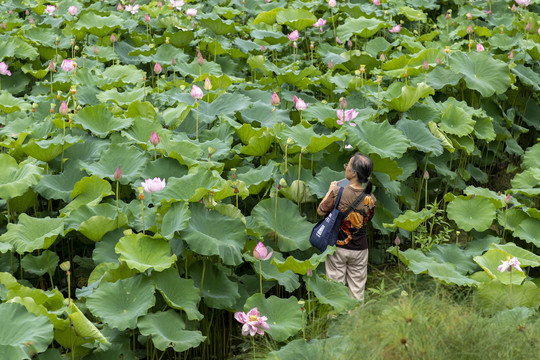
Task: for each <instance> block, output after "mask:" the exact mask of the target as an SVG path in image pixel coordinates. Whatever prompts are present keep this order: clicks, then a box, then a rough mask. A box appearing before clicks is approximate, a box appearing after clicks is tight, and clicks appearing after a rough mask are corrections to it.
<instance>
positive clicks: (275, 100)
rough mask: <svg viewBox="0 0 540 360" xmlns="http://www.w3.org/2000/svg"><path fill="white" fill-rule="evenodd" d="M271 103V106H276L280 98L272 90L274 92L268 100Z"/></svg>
mask: <svg viewBox="0 0 540 360" xmlns="http://www.w3.org/2000/svg"><path fill="white" fill-rule="evenodd" d="M270 102H271V103H272V106H273V107H276V106H278V105H279V103H280V102H281V100H280V99H279V96H278V94H277V93H276V92H275V91H274V93H273V94H272V100H271V101H270Z"/></svg>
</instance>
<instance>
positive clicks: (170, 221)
mask: <svg viewBox="0 0 540 360" xmlns="http://www.w3.org/2000/svg"><path fill="white" fill-rule="evenodd" d="M160 213H162V214H165V215H164V216H163V222H162V225H161V236H163V237H164V238H165V239H167V240H171V239H172V238H173V236H174V234H175V232H179V231H181V230H184V229H185V228H187V227H188V224H189V219H190V218H191V212H190V211H189V206H188V204H187V203H186V202H184V201H180V202H175V203H172V204H171V205H170V206H167V207H165V206H163V205H162V207H161V210H160Z"/></svg>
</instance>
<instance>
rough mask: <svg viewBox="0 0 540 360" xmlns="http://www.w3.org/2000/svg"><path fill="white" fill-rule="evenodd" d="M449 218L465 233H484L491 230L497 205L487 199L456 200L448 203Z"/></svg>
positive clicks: (479, 197) (478, 197)
mask: <svg viewBox="0 0 540 360" xmlns="http://www.w3.org/2000/svg"><path fill="white" fill-rule="evenodd" d="M447 211H448V218H449V219H451V220H454V221H455V222H456V224H457V225H458V226H459V227H460V228H461V229H463V230H465V231H471V229H475V230H476V231H484V230H487V229H489V227H490V226H491V224H492V223H493V219H494V218H495V205H493V203H492V202H491V201H490V200H489V199H486V198H483V197H481V196H476V197H475V198H474V199H462V198H456V199H454V200H452V201H451V202H449V203H448V207H447Z"/></svg>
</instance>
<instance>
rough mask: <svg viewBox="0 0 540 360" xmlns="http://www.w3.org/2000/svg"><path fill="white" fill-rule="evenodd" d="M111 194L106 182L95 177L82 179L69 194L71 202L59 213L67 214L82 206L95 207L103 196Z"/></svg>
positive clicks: (108, 184)
mask: <svg viewBox="0 0 540 360" xmlns="http://www.w3.org/2000/svg"><path fill="white" fill-rule="evenodd" d="M113 194H114V193H113V192H112V191H111V184H110V183H109V182H108V181H106V180H103V179H101V178H100V177H99V176H96V175H92V176H87V177H84V178H82V179H81V180H80V181H78V182H77V183H76V184H75V187H74V188H73V191H72V192H71V198H72V199H73V201H71V202H70V203H69V204H67V205H66V206H65V207H64V208H63V209H62V210H60V212H61V213H64V214H68V213H70V212H71V211H73V210H75V209H77V208H78V207H80V206H83V205H88V206H94V205H97V204H99V203H100V202H101V200H102V199H103V197H104V196H108V195H113Z"/></svg>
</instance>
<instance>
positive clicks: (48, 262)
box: [21, 250, 60, 276]
mask: <svg viewBox="0 0 540 360" xmlns="http://www.w3.org/2000/svg"><path fill="white" fill-rule="evenodd" d="M59 260H60V258H59V257H58V255H56V253H55V252H53V251H49V250H45V251H43V252H42V253H41V254H40V255H36V256H34V255H32V254H26V255H25V256H24V257H23V259H22V260H21V265H22V267H23V269H24V270H25V271H27V272H30V273H33V274H36V275H37V276H43V275H44V274H46V273H49V274H51V276H52V275H53V274H54V272H55V270H56V267H57V266H58V262H59Z"/></svg>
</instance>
